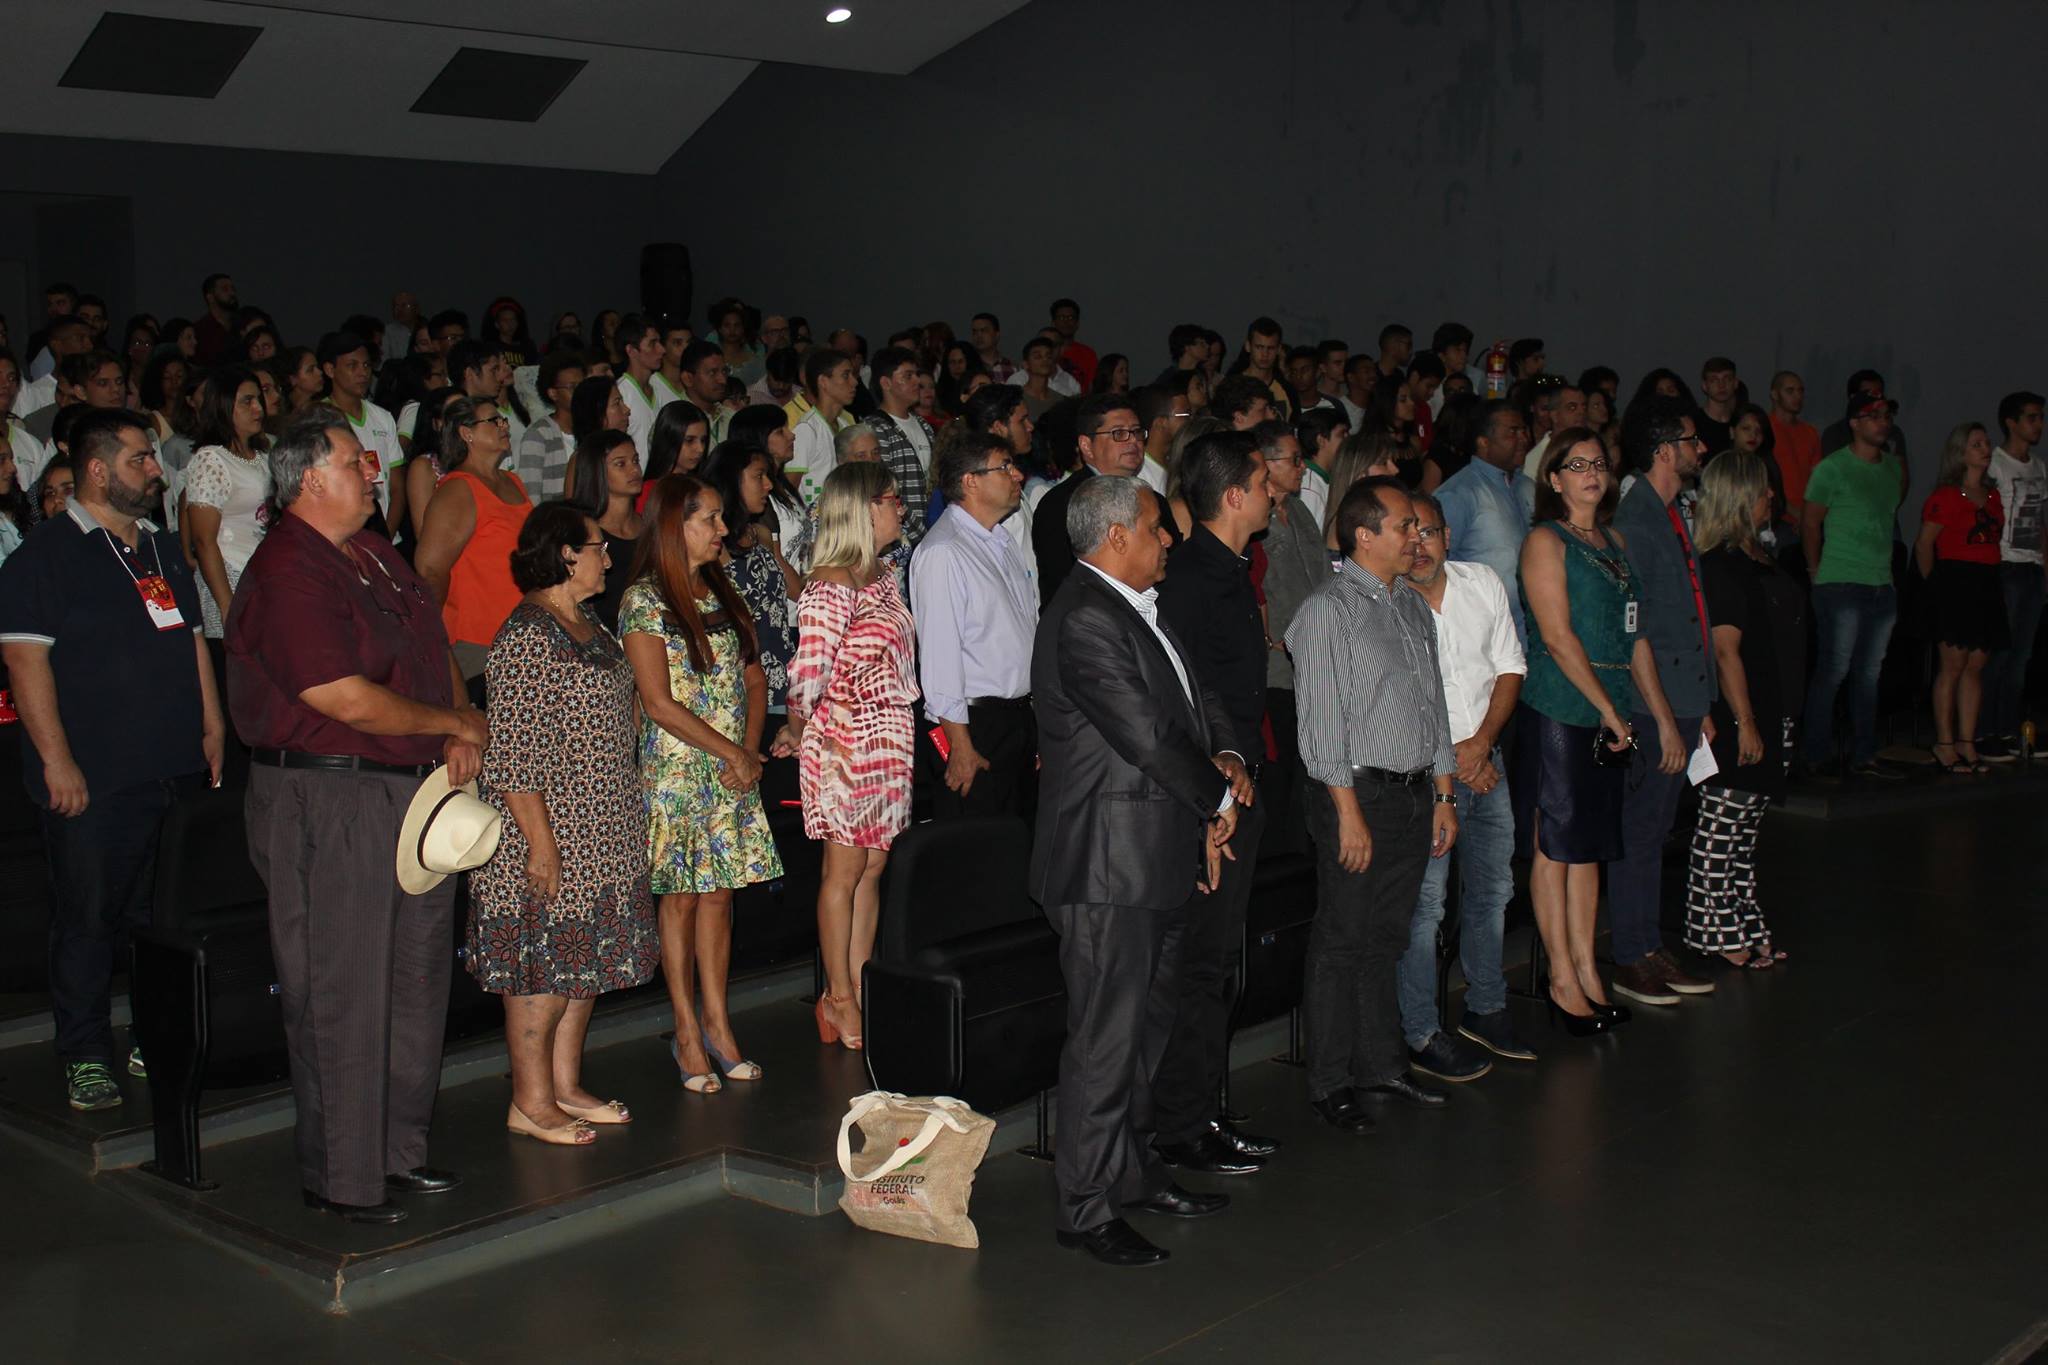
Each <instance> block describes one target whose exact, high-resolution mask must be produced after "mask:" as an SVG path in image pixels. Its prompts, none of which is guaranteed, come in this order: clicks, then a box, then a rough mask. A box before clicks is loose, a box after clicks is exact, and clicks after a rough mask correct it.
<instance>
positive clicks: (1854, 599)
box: [1799, 389, 1906, 781]
mask: <svg viewBox="0 0 2048 1365" xmlns="http://www.w3.org/2000/svg"><path fill="white" fill-rule="evenodd" d="M1847 420H1848V424H1849V444H1848V445H1847V446H1845V447H1843V448H1842V449H1840V450H1837V451H1835V452H1834V454H1832V455H1829V456H1828V457H1827V458H1826V459H1824V460H1822V461H1821V462H1820V463H1819V464H1818V465H1817V466H1815V467H1814V471H1813V477H1812V478H1811V479H1809V480H1807V484H1806V512H1805V518H1804V521H1803V522H1802V524H1801V527H1800V536H1799V542H1800V549H1801V550H1803V551H1804V552H1805V555H1806V567H1807V571H1808V573H1809V575H1810V576H1811V578H1812V580H1813V625H1814V636H1815V639H1816V641H1817V643H1818V648H1817V650H1816V657H1815V659H1814V664H1813V679H1812V682H1811V683H1810V685H1809V686H1808V689H1807V693H1806V761H1807V763H1808V764H1809V765H1810V766H1811V767H1812V768H1813V769H1814V770H1815V771H1816V772H1817V773H1820V774H1821V775H1824V776H1833V775H1835V774H1837V773H1838V772H1839V771H1840V758H1839V755H1838V754H1837V752H1836V744H1835V696H1836V694H1837V693H1838V692H1840V691H1841V688H1842V684H1843V682H1844V681H1846V682H1847V683H1848V684H1849V721H1850V725H1851V727H1852V735H1851V740H1850V749H1849V768H1848V772H1849V775H1850V776H1851V777H1860V778H1866V779H1873V780H1877V781H1898V780H1900V774H1898V773H1896V772H1894V771H1892V770H1891V769H1890V768H1887V767H1885V766H1883V765H1882V764H1880V763H1879V762H1878V761H1877V678H1878V673H1879V671H1880V670H1881V669H1882V668H1883V667H1884V651H1885V646H1886V645H1887V644H1889V643H1890V642H1891V637H1892V626H1893V625H1894V623H1896V621H1897V620H1898V614H1899V603H1898V594H1897V593H1896V591H1894V589H1893V587H1892V537H1893V535H1894V533H1895V527H1896V524H1897V516H1898V509H1899V503H1900V501H1901V500H1902V499H1903V498H1904V496H1905V482H1906V471H1905V463H1904V461H1902V460H1901V459H1900V458H1899V457H1897V456H1895V455H1893V454H1891V453H1890V451H1889V450H1887V448H1886V446H1887V442H1888V441H1889V439H1890V437H1891V434H1892V412H1891V405H1890V404H1888V403H1886V402H1885V399H1884V394H1883V393H1882V392H1877V393H1872V392H1870V391H1869V390H1868V389H1859V390H1857V391H1855V392H1853V393H1852V394H1850V396H1849V415H1848V419H1847Z"/></svg>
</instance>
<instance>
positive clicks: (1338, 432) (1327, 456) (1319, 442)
mask: <svg viewBox="0 0 2048 1365" xmlns="http://www.w3.org/2000/svg"><path fill="white" fill-rule="evenodd" d="M1350 434H1351V424H1350V422H1348V421H1346V420H1345V416H1344V410H1343V409H1342V408H1339V407H1313V408H1308V409H1305V410H1303V411H1302V412H1301V413H1299V414H1298V415H1296V417H1295V419H1294V438H1295V439H1296V440H1297V441H1299V442H1301V460H1302V470H1301V473H1302V478H1301V501H1302V503H1303V504H1304V505H1305V506H1306V507H1307V508H1308V511H1309V515H1310V516H1311V517H1312V518H1314V520H1315V524H1316V525H1317V526H1321V525H1322V524H1323V523H1324V522H1325V521H1326V520H1328V514H1329V510H1330V467H1331V466H1332V465H1333V464H1335V463H1336V461H1337V448H1338V447H1339V446H1341V445H1343V444H1344V438H1345V437H1347V436H1349V435H1350Z"/></svg>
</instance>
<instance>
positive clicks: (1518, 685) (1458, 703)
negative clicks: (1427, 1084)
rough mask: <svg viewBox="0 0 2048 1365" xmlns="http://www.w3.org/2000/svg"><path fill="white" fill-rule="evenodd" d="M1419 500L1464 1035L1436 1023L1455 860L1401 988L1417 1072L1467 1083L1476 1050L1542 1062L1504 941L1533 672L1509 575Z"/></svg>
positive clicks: (1430, 874) (1441, 869)
mask: <svg viewBox="0 0 2048 1365" xmlns="http://www.w3.org/2000/svg"><path fill="white" fill-rule="evenodd" d="M1414 503H1415V518H1416V522H1415V537H1416V545H1415V563H1414V565H1413V567H1411V568H1410V569H1409V570H1408V583H1409V586H1410V587H1412V588H1414V589H1415V591H1416V592H1417V593H1418V594H1420V595H1421V597H1422V600H1423V601H1424V602H1426V603H1428V604H1429V611H1430V615H1431V617H1432V618H1433V619H1434V621H1435V624H1436V655H1437V663H1438V667H1439V668H1440V669H1441V670H1442V672H1443V678H1444V709H1445V712H1446V713H1447V715H1448V716H1449V719H1450V725H1451V753H1452V756H1453V758H1454V759H1455V761H1456V763H1457V776H1456V780H1455V781H1454V782H1453V783H1452V784H1451V794H1452V795H1453V796H1455V797H1457V798H1458V801H1457V810H1458V833H1459V837H1458V845H1457V859H1458V879H1459V892H1458V970H1459V971H1460V972H1461V973H1463V974H1464V977H1465V1010H1464V1015H1463V1017H1462V1018H1461V1019H1460V1020H1459V1023H1458V1027H1457V1029H1456V1030H1455V1031H1454V1032H1451V1033H1445V1032H1444V1031H1443V1030H1442V1029H1440V1028H1438V1027H1437V995H1436V983H1437V968H1436V952H1437V949H1436V939H1437V927H1438V926H1439V925H1440V924H1442V923H1443V918H1444V899H1445V893H1446V890H1447V888H1448V885H1449V882H1450V874H1451V860H1450V859H1449V858H1432V859H1430V860H1429V864H1428V866H1427V867H1425V868H1424V870H1423V873H1422V894H1421V896H1420V897H1418V898H1417V900H1416V902H1415V914H1414V916H1413V918H1411V919H1410V920H1409V923H1408V951H1407V952H1406V953H1404V954H1403V955H1402V957H1401V963H1400V967H1399V969H1398V971H1397V973H1396V981H1397V983H1398V988H1399V991H1400V1001H1401V1033H1402V1035H1403V1036H1404V1037H1405V1038H1406V1039H1407V1041H1408V1068H1409V1070H1411V1071H1418V1072H1421V1073H1422V1074H1423V1075H1425V1076H1434V1077H1436V1078H1437V1079H1438V1080H1440V1081H1453V1082H1462V1081H1471V1080H1477V1079H1478V1078H1479V1077H1481V1076H1483V1075H1485V1074H1486V1073H1487V1072H1488V1071H1490V1070H1491V1069H1492V1068H1493V1063H1491V1062H1490V1061H1488V1060H1487V1059H1486V1058H1485V1056H1484V1055H1482V1054H1481V1053H1479V1052H1477V1051H1475V1050H1474V1049H1473V1048H1472V1047H1470V1046H1468V1042H1469V1043H1477V1044H1479V1045H1480V1046H1481V1047H1484V1048H1485V1049H1486V1050H1487V1051H1488V1052H1491V1053H1493V1054H1494V1055H1495V1056H1497V1057H1506V1058H1509V1059H1511V1060H1514V1061H1520V1062H1533V1061H1535V1060H1536V1053H1535V1051H1534V1050H1533V1049H1532V1048H1530V1047H1529V1046H1528V1045H1527V1044H1525V1043H1524V1042H1522V1040H1521V1038H1520V1037H1519V1036H1518V1035H1517V1034H1516V1033H1515V1026H1514V1021H1513V1020H1512V1019H1510V1018H1509V1017H1508V987H1507V979H1506V978H1505V977H1504V976H1502V974H1501V945H1502V933H1503V929H1504V927H1505V925H1506V922H1507V905H1508V898H1509V897H1511V896H1512V895H1514V891H1515V878H1514V873H1513V871H1512V870H1511V869H1510V868H1509V866H1508V862H1509V860H1510V859H1511V858H1513V857H1514V853H1515V814H1514V807H1513V806H1512V805H1510V804H1509V801H1508V784H1507V776H1506V767H1505V765H1506V761H1507V760H1506V759H1505V758H1503V757H1502V753H1501V746H1500V739H1501V734H1502V732H1503V731H1504V730H1505V729H1506V728H1507V724H1508V720H1509V718H1510V717H1512V716H1513V715H1514V713H1515V702H1516V700H1517V699H1518V698H1519V697H1520V696H1521V695H1522V679H1523V678H1524V677H1525V676H1527V674H1528V672H1529V665H1528V662H1527V660H1526V659H1525V657H1524V656H1523V653H1522V642H1521V640H1520V639H1519V638H1517V636H1516V635H1515V627H1514V620H1513V618H1512V617H1510V616H1509V614H1508V595H1507V591H1506V589H1505V588H1503V587H1502V586H1501V581H1500V578H1499V577H1498V576H1497V575H1495V574H1494V573H1493V572H1492V571H1491V570H1489V569H1488V568H1487V567H1486V566H1485V565H1483V564H1459V563H1454V562H1452V561H1451V559H1450V545H1449V544H1448V536H1447V533H1446V531H1445V528H1444V514H1443V508H1442V506H1440V505H1439V504H1438V502H1437V500H1436V499H1435V498H1433V497H1431V496H1429V494H1427V493H1417V494H1415V496H1414Z"/></svg>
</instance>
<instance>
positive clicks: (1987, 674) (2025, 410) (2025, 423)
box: [1977, 390, 2048, 763]
mask: <svg viewBox="0 0 2048 1365" xmlns="http://www.w3.org/2000/svg"><path fill="white" fill-rule="evenodd" d="M2041 406H2042V398H2041V395H2040V394H2038V393H2028V392H2026V391H2024V390H2022V391H2021V392H2019V393H2009V394H2007V395H2006V396H2005V397H2004V398H2002V399H2000V400H1999V403H1998V425H1999V426H2000V428H2002V429H2003V431H2004V433H2005V439H2004V441H2003V442H2002V443H2001V444H2000V445H1999V446H1998V448H1997V449H1996V450H1993V451H1992V452H1991V468H1990V469H1989V470H1988V471H1987V473H1988V475H1989V477H1990V479H1991V486H1992V487H1993V488H1996V489H1997V490H1998V500H1999V501H2000V502H2001V503H2002V504H2004V507H2005V527H2004V529H2003V530H2001V531H2000V532H1999V537H1998V577H1999V581H2000V583H2001V584H2002V585H2003V587H2004V589H2005V620H2006V626H2007V628H2008V629H2009V630H2010V632H2011V635H2012V643H2011V644H2010V645H2009V646H2008V647H2006V648H2005V649H2001V650H1999V651H1998V652H1996V653H1995V654H1993V655H1992V656H1991V661H1990V664H1989V666H1988V667H1986V668H1985V670H1984V721H1983V724H1982V725H1981V726H1980V727H1979V728H1980V729H1981V730H1982V731H1983V734H1982V736H1981V737H1980V738H1979V739H1978V740H1977V753H1978V756H1979V757H1982V758H1985V759H1989V760H1990V761H1991V762H1994V763H2009V762H2011V761H2012V760H2013V759H2015V758H2017V757H2018V756H2019V739H2020V723H2021V722H2022V721H2024V720H2026V718H2027V662H2028V660H2030V659H2032V658H2033V656H2034V633H2035V632H2036V631H2037V630H2038V629H2039V628H2040V625H2041V603H2042V597H2043V590H2044V588H2048V564H2044V551H2048V465H2044V464H2043V463H2042V462H2041V460H2040V458H2039V457H2038V456H2036V455H2035V454H2034V448H2035V447H2036V446H2038V445H2039V444H2040V442H2041Z"/></svg>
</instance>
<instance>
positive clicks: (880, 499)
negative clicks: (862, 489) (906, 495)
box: [868, 493, 903, 507]
mask: <svg viewBox="0 0 2048 1365" xmlns="http://www.w3.org/2000/svg"><path fill="white" fill-rule="evenodd" d="M868 501H869V502H872V503H873V504H874V505H875V506H877V507H886V506H888V505H889V504H891V503H894V504H895V505H896V506H898V507H901V506H902V505H903V495H902V494H901V493H879V494H877V495H875V496H874V497H872V498H869V499H868Z"/></svg>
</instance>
